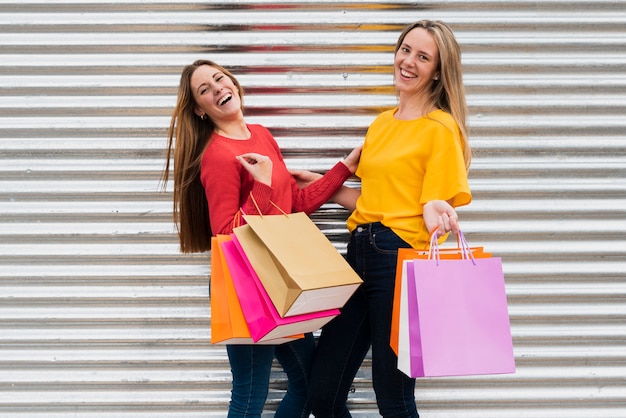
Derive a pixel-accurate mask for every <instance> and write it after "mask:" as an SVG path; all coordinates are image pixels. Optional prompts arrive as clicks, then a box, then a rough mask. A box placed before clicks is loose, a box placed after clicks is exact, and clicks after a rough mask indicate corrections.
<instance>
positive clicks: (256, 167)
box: [235, 152, 272, 186]
mask: <svg viewBox="0 0 626 418" xmlns="http://www.w3.org/2000/svg"><path fill="white" fill-rule="evenodd" d="M235 158H237V160H238V161H239V162H240V163H241V165H242V166H243V168H245V169H246V171H248V173H250V175H251V176H252V178H253V179H255V180H256V181H258V182H259V183H263V184H266V185H268V186H271V185H272V160H271V159H270V157H268V156H266V155H261V154H257V153H255V152H248V153H245V154H241V155H238V156H237V157H235Z"/></svg>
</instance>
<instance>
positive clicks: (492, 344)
mask: <svg viewBox="0 0 626 418" xmlns="http://www.w3.org/2000/svg"><path fill="white" fill-rule="evenodd" d="M435 245H436V244H435ZM405 266H406V274H404V272H403V280H405V282H403V283H402V290H403V291H404V290H406V295H402V296H401V297H402V299H401V318H400V321H401V322H400V338H399V345H400V347H399V354H398V368H399V369H400V370H401V371H402V372H404V373H405V374H407V375H408V376H410V377H435V376H463V375H483V374H501V373H514V372H515V358H514V354H513V342H512V338H511V327H510V320H509V313H508V305H507V298H506V292H505V286H504V275H503V272H502V261H501V259H500V258H497V257H493V258H472V257H471V255H469V258H467V259H458V260H454V259H436V258H434V259H414V260H408V261H405ZM403 302H404V303H403Z"/></svg>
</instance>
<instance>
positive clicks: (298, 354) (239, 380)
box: [226, 333, 315, 418]
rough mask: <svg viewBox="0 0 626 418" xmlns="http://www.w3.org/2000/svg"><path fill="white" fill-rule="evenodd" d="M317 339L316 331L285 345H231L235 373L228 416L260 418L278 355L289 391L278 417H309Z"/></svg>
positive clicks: (233, 371) (230, 355) (227, 347)
mask: <svg viewBox="0 0 626 418" xmlns="http://www.w3.org/2000/svg"><path fill="white" fill-rule="evenodd" d="M314 350H315V339H314V338H313V334H311V333H308V334H305V336H304V338H301V339H298V340H295V341H293V342H290V343H286V344H281V345H258V344H255V345H227V346H226V351H227V353H228V359H229V361H230V367H231V371H232V375H233V390H232V396H231V401H230V405H229V407H228V418H260V417H261V413H262V412H263V406H264V405H265V400H266V399H267V393H268V391H269V380H270V371H271V368H272V362H273V360H274V356H276V359H277V360H278V362H279V363H280V365H281V366H282V367H283V370H284V371H285V373H286V374H287V393H286V394H285V396H284V397H283V400H282V401H281V402H280V405H279V406H278V409H277V410H276V414H275V415H274V416H275V417H276V418H308V416H309V413H310V408H309V406H308V403H307V393H308V383H309V373H310V370H311V361H312V360H313V351H314Z"/></svg>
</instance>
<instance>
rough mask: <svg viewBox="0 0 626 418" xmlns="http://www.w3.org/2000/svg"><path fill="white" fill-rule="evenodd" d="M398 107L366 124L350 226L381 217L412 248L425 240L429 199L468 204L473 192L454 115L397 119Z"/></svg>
mask: <svg viewBox="0 0 626 418" xmlns="http://www.w3.org/2000/svg"><path fill="white" fill-rule="evenodd" d="M396 111H397V108H396V109H392V110H388V111H386V112H383V113H381V114H380V115H379V116H378V117H377V118H376V119H375V120H374V122H373V123H372V124H371V125H370V127H369V129H368V131H367V135H366V136H365V142H364V144H363V150H362V153H361V160H360V162H359V167H358V169H357V171H356V175H357V176H359V177H360V178H361V196H360V197H359V199H358V200H357V203H356V209H355V210H354V212H353V213H352V215H351V216H350V217H349V218H348V229H349V230H350V231H353V230H354V229H355V228H356V227H357V225H360V224H367V223H372V222H381V223H382V224H383V225H385V226H387V227H389V228H391V229H392V230H393V231H394V232H395V233H396V234H398V236H400V238H402V239H403V240H404V241H406V242H408V243H409V244H411V246H412V247H413V248H422V247H423V246H424V244H425V243H427V242H428V235H429V234H428V230H427V229H426V225H425V224H424V220H423V217H422V213H423V206H424V204H426V203H428V202H429V201H431V200H447V201H449V202H450V203H451V204H452V206H455V207H457V206H462V205H467V204H468V203H470V202H471V200H472V196H471V193H470V190H469V185H468V181H467V172H466V169H465V162H464V160H463V150H462V148H461V134H460V131H459V128H458V126H457V124H456V123H455V122H454V119H453V118H452V116H451V115H450V114H448V113H446V112H444V111H443V110H435V111H433V112H431V113H429V114H428V115H426V116H424V117H421V118H419V119H414V120H398V119H395V117H394V114H395V112H396Z"/></svg>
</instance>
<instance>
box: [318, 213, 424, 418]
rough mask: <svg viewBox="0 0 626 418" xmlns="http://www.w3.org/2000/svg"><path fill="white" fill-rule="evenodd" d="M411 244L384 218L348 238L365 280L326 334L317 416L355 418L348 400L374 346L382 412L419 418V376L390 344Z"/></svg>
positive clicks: (351, 259) (320, 349)
mask: <svg viewBox="0 0 626 418" xmlns="http://www.w3.org/2000/svg"><path fill="white" fill-rule="evenodd" d="M400 247H410V245H409V244H407V243H406V242H405V241H403V240H402V239H401V238H400V237H398V236H397V235H396V234H395V233H394V232H393V231H392V230H390V229H389V228H387V227H385V226H383V225H382V224H380V223H373V224H367V225H360V226H359V227H357V228H356V229H355V230H354V231H353V233H352V236H351V238H350V242H349V243H348V254H347V259H348V262H349V263H350V265H351V266H352V267H353V268H354V270H355V271H356V272H357V273H358V274H359V276H361V278H362V279H363V284H362V285H361V286H360V287H359V289H358V290H357V291H356V292H355V294H354V295H353V296H352V297H351V298H350V300H349V301H348V302H347V303H346V304H345V306H344V307H343V308H342V309H341V315H339V316H338V317H336V318H335V319H333V320H332V321H331V322H329V323H328V324H327V325H326V326H325V327H324V328H323V329H322V334H321V336H320V339H319V342H318V346H317V349H316V351H315V357H314V359H313V367H312V368H311V384H310V391H309V403H310V404H311V408H312V410H313V414H314V415H315V416H316V417H317V418H331V417H333V418H348V417H351V415H350V412H349V411H348V408H347V407H346V401H347V399H348V392H349V391H350V387H351V385H352V381H353V380H354V376H355V375H356V373H357V371H358V370H359V368H360V367H361V363H362V362H363V359H364V358H365V356H366V355H367V352H368V350H369V348H370V346H371V348H372V380H373V384H374V391H375V393H376V402H377V404H378V410H379V412H380V414H381V415H382V416H383V417H385V418H392V417H393V418H418V416H419V415H418V413H417V408H416V406H415V393H414V392H415V379H411V378H409V377H407V376H406V375H405V374H404V373H402V372H400V371H399V370H398V369H397V361H398V358H397V356H396V355H395V353H394V352H393V350H392V349H391V347H390V346H389V336H390V333H391V313H392V307H393V291H394V282H395V275H396V261H397V256H398V248H400Z"/></svg>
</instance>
